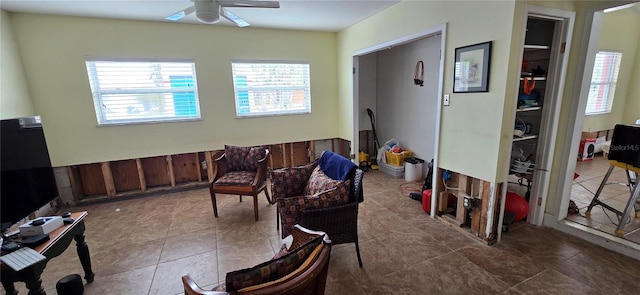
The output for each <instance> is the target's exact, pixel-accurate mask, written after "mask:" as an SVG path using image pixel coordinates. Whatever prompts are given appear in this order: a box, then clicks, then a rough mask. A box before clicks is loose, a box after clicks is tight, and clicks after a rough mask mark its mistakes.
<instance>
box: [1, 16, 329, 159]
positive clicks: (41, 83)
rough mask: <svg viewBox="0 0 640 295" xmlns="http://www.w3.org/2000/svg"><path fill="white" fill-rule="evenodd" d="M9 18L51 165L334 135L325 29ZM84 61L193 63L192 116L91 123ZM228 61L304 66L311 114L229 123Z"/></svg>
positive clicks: (231, 113) (232, 112) (230, 87)
mask: <svg viewBox="0 0 640 295" xmlns="http://www.w3.org/2000/svg"><path fill="white" fill-rule="evenodd" d="M12 17H13V19H12V23H11V24H12V26H13V28H14V31H15V36H16V40H17V44H18V45H19V47H20V51H21V54H22V59H23V62H24V70H25V72H26V75H27V79H28V81H29V86H30V90H31V96H32V99H33V104H34V105H35V111H36V112H38V113H39V114H41V115H42V120H43V125H44V128H45V135H46V138H47V144H48V146H49V151H50V154H51V161H52V164H53V165H54V166H65V165H71V164H81V163H93V162H100V161H108V160H118V159H129V158H137V157H148V156H155V155H165V154H177V153H188V152H195V151H202V150H213V149H220V148H223V146H224V144H237V145H252V144H269V143H281V142H291V141H301V140H310V139H322V138H332V137H336V136H337V135H338V116H337V114H336V109H338V104H337V84H338V81H337V79H336V78H335V73H336V71H337V69H336V64H337V62H336V61H337V55H336V46H337V45H336V34H335V33H321V32H304V31H285V30H268V29H255V28H235V27H226V26H216V25H212V26H207V25H193V24H172V23H164V22H139V21H123V20H107V19H96V18H76V17H57V16H44V15H32V14H15V15H12ZM3 47H4V45H3ZM87 55H91V56H105V57H120V56H124V57H192V58H195V62H196V71H197V80H198V90H199V99H200V107H201V113H202V120H201V121H196V122H184V123H162V124H142V125H132V126H112V127H97V122H96V115H95V111H94V107H93V101H92V96H91V92H90V88H89V83H88V79H87V73H86V68H85V62H84V57H85V56H87ZM232 59H267V60H268V59H275V60H305V61H308V62H309V63H310V69H311V77H312V84H311V99H312V108H311V110H312V114H310V115H296V116H275V117H263V118H247V119H236V118H235V105H234V98H233V97H234V90H233V83H232V78H231V60H232Z"/></svg>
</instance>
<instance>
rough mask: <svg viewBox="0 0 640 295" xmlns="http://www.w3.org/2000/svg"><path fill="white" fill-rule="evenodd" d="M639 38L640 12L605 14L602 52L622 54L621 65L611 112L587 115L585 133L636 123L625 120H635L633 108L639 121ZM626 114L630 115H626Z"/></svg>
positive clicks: (633, 10)
mask: <svg viewBox="0 0 640 295" xmlns="http://www.w3.org/2000/svg"><path fill="white" fill-rule="evenodd" d="M638 36H640V13H638V12H637V11H636V10H635V9H623V10H618V11H614V12H610V13H605V14H604V16H603V18H602V30H601V32H600V42H599V49H600V50H611V51H618V52H622V62H621V64H620V72H619V73H618V83H617V84H616V93H615V98H614V100H613V105H612V107H611V112H610V113H607V114H599V115H589V116H585V118H584V124H583V127H582V130H583V131H586V132H594V131H600V130H608V129H613V127H614V126H615V125H616V124H619V123H627V124H629V123H634V122H635V120H633V121H630V120H631V119H630V118H629V119H626V120H625V119H623V118H626V116H630V117H634V116H633V109H634V105H635V114H636V116H635V117H636V119H638V118H640V109H638V101H640V97H639V95H640V92H638V89H637V84H638V83H637V81H638V76H637V74H636V75H634V71H637V65H636V63H637V62H636V59H637V56H638V52H639V51H638ZM634 82H635V83H634ZM625 112H626V113H628V115H625ZM625 121H627V122H625ZM629 121H630V122H629Z"/></svg>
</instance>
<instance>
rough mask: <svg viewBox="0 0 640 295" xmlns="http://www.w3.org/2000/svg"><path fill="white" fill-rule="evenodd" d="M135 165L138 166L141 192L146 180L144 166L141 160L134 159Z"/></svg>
mask: <svg viewBox="0 0 640 295" xmlns="http://www.w3.org/2000/svg"><path fill="white" fill-rule="evenodd" d="M136 166H137V167H138V179H140V190H141V191H142V192H146V191H147V180H146V179H145V178H144V166H142V160H140V159H136Z"/></svg>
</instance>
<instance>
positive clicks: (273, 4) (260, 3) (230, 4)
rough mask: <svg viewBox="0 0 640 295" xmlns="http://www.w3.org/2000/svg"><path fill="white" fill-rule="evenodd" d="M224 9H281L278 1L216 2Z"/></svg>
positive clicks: (240, 0)
mask: <svg viewBox="0 0 640 295" xmlns="http://www.w3.org/2000/svg"><path fill="white" fill-rule="evenodd" d="M215 1H217V2H218V3H220V5H222V6H224V7H258V8H280V2H278V1H256V0H215Z"/></svg>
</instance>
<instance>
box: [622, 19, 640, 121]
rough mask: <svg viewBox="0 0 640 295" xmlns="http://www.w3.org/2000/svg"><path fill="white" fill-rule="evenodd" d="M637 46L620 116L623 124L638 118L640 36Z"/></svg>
mask: <svg viewBox="0 0 640 295" xmlns="http://www.w3.org/2000/svg"><path fill="white" fill-rule="evenodd" d="M639 26H640V25H639ZM637 48H638V50H637V51H636V59H635V63H634V65H633V71H632V73H631V79H632V82H630V83H629V89H628V95H629V97H628V99H627V105H626V106H625V108H624V109H625V111H624V116H623V117H622V123H624V124H635V122H636V120H638V119H640V83H638V78H637V77H640V38H638V46H637ZM633 79H635V80H633Z"/></svg>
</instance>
